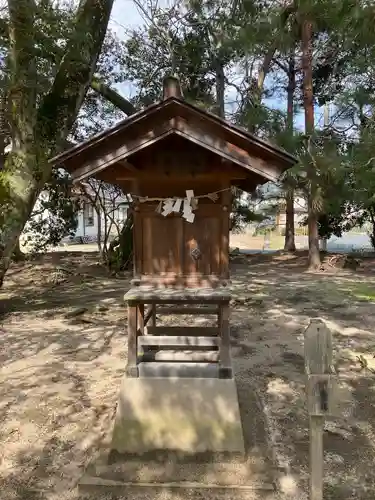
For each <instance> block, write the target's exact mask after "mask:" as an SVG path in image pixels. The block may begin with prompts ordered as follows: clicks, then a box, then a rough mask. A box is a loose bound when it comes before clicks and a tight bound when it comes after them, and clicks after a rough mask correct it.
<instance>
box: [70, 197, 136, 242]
mask: <svg viewBox="0 0 375 500" xmlns="http://www.w3.org/2000/svg"><path fill="white" fill-rule="evenodd" d="M128 208H129V203H128V200H127V199H126V198H125V197H121V198H119V199H118V200H116V205H115V206H113V205H112V203H111V202H110V201H108V203H107V206H106V209H105V210H104V211H102V210H101V211H100V214H98V213H97V211H96V210H95V208H94V206H93V205H92V204H91V203H90V202H88V201H85V202H84V203H83V209H82V210H80V211H79V212H78V213H77V221H78V225H77V229H76V232H75V235H74V237H72V238H69V237H67V238H64V241H67V240H69V239H71V240H73V241H80V242H82V243H87V242H96V241H97V240H98V237H99V226H100V229H101V238H102V239H103V236H104V234H105V227H106V216H105V215H106V213H107V214H110V216H107V227H110V226H111V230H110V234H111V236H117V234H118V229H119V228H121V227H122V226H123V225H124V223H125V221H126V219H127V215H128ZM99 215H100V224H99ZM113 221H114V223H113Z"/></svg>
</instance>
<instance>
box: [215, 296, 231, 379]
mask: <svg viewBox="0 0 375 500" xmlns="http://www.w3.org/2000/svg"><path fill="white" fill-rule="evenodd" d="M229 314H230V311H229V304H220V305H219V313H218V320H219V336H220V354H219V360H220V361H219V363H220V366H219V377H220V378H232V365H231V360H230V330H229Z"/></svg>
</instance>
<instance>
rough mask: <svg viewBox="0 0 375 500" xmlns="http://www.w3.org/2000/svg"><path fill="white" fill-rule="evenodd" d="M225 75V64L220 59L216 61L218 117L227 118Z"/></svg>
mask: <svg viewBox="0 0 375 500" xmlns="http://www.w3.org/2000/svg"><path fill="white" fill-rule="evenodd" d="M224 94H225V75H224V67H223V63H222V62H221V61H220V60H219V59H218V60H217V61H216V107H217V111H216V113H217V115H218V116H220V118H225V102H224V97H225V96H224Z"/></svg>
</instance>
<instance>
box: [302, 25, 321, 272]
mask: <svg viewBox="0 0 375 500" xmlns="http://www.w3.org/2000/svg"><path fill="white" fill-rule="evenodd" d="M312 36H313V28H312V22H311V21H310V20H309V19H306V18H305V19H304V20H303V23H302V68H303V99H304V108H305V134H306V136H307V141H308V146H307V147H308V148H310V151H309V152H310V155H313V154H314V152H313V151H311V137H312V135H313V133H314V94H313V78H312V64H313V52H312ZM307 175H308V179H309V181H310V189H309V193H308V200H307V206H308V229H309V269H311V270H317V269H319V268H320V251H319V232H318V213H317V203H316V201H317V200H316V194H317V185H316V172H315V169H314V165H313V162H312V158H311V159H310V158H309V165H308V171H307Z"/></svg>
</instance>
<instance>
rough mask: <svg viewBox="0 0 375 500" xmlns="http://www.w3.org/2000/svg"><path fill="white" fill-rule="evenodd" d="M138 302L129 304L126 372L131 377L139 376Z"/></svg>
mask: <svg viewBox="0 0 375 500" xmlns="http://www.w3.org/2000/svg"><path fill="white" fill-rule="evenodd" d="M137 309H138V307H137V303H135V302H129V304H128V366H127V369H126V372H127V374H128V376H129V377H138V367H137V350H138V342H137Z"/></svg>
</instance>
